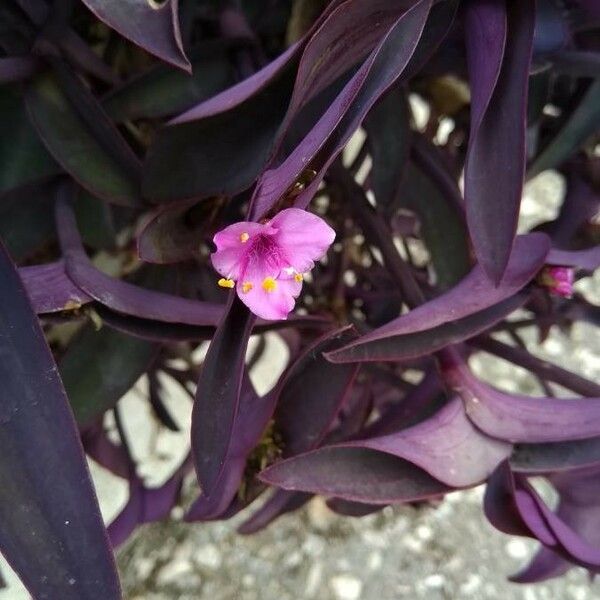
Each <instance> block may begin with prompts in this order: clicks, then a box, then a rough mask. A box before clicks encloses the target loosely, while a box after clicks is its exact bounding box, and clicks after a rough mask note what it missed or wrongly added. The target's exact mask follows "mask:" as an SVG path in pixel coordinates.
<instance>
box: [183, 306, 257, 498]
mask: <svg viewBox="0 0 600 600" xmlns="http://www.w3.org/2000/svg"><path fill="white" fill-rule="evenodd" d="M253 322H254V317H253V315H252V314H251V313H250V312H249V311H248V309H247V308H246V307H245V306H244V305H243V304H242V302H241V301H240V300H239V299H238V298H237V296H235V295H233V296H232V299H231V301H230V303H229V305H228V308H227V310H226V312H225V316H224V318H223V320H222V321H221V323H220V324H219V326H218V327H217V331H216V332H215V335H214V337H213V339H212V342H211V344H210V347H209V349H208V353H207V355H206V358H205V360H204V363H203V365H202V372H201V374H200V379H199V380H198V387H197V389H196V400H195V402H194V409H193V411H192V456H193V459H194V466H195V468H196V474H197V475H198V481H199V482H200V486H201V489H202V493H203V494H205V495H206V496H209V497H210V496H212V494H213V492H214V491H215V489H216V488H217V486H218V485H219V481H220V479H221V477H223V476H224V475H226V473H224V468H225V464H226V459H227V455H228V453H229V451H230V448H231V445H232V443H233V441H234V440H233V434H234V431H235V430H234V428H235V421H236V416H237V414H238V411H239V407H240V393H241V390H242V381H243V373H244V357H245V353H246V346H247V344H248V339H249V337H250V331H251V329H252V324H253Z"/></svg>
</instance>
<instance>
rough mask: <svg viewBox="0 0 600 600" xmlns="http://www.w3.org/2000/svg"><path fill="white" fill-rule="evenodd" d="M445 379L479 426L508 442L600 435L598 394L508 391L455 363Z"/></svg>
mask: <svg viewBox="0 0 600 600" xmlns="http://www.w3.org/2000/svg"><path fill="white" fill-rule="evenodd" d="M445 379H446V382H447V383H448V384H449V385H450V386H451V387H452V388H454V389H455V390H456V392H457V393H458V394H459V395H460V396H461V397H462V399H463V401H464V403H465V407H466V410H467V414H468V415H469V418H470V419H471V421H473V423H475V425H477V427H479V429H481V430H482V431H484V432H485V433H487V434H488V435H491V436H493V437H495V438H498V439H501V440H506V441H509V442H525V443H536V442H562V441H568V440H581V439H586V438H592V437H598V436H600V398H574V399H562V398H561V399H558V398H532V397H529V396H521V395H516V394H507V393H504V392H501V391H500V390H497V389H495V388H493V387H491V386H489V385H488V384H486V383H484V382H482V381H479V380H478V379H477V378H476V377H475V376H473V375H472V374H471V372H470V371H469V369H468V367H466V365H464V364H462V365H459V364H456V365H454V366H453V367H452V368H450V369H448V370H447V371H446V372H445Z"/></svg>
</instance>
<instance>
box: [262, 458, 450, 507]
mask: <svg viewBox="0 0 600 600" xmlns="http://www.w3.org/2000/svg"><path fill="white" fill-rule="evenodd" d="M259 478H260V479H261V480H262V481H264V482H265V483H268V484H270V485H275V486H278V487H282V488H283V489H285V490H294V491H303V492H312V493H314V494H322V495H324V496H336V497H339V498H343V499H345V500H353V501H357V502H365V503H371V504H394V503H399V502H412V501H415V500H423V499H426V498H434V497H438V496H442V495H443V494H445V493H446V492H448V491H450V488H449V487H448V486H446V485H444V484H442V483H441V482H439V481H437V480H436V479H433V478H432V477H431V476H429V475H428V474H427V473H425V472H424V471H422V470H421V469H419V468H418V467H416V466H414V465H412V464H411V463H409V462H407V461H405V460H402V459H400V458H397V457H395V456H392V455H391V454H385V453H383V452H377V451H375V450H368V449H365V448H344V447H335V446H329V447H326V448H320V449H318V450H313V451H312V452H308V453H306V454H300V455H298V456H295V457H293V458H289V459H287V460H283V461H280V462H278V463H275V464H274V465H273V466H271V467H269V468H268V469H265V470H264V471H262V472H261V474H260V476H259Z"/></svg>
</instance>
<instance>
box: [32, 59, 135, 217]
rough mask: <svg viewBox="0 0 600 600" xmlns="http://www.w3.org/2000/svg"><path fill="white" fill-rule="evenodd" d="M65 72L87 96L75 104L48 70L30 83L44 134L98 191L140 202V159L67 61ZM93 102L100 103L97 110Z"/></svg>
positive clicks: (58, 155)
mask: <svg viewBox="0 0 600 600" xmlns="http://www.w3.org/2000/svg"><path fill="white" fill-rule="evenodd" d="M61 72H62V73H63V74H65V75H66V77H67V78H68V79H69V81H70V83H71V84H72V85H73V86H75V87H77V88H78V90H79V92H81V97H83V98H85V99H86V101H82V102H81V105H79V104H78V105H75V104H72V102H71V101H70V100H69V99H67V95H66V89H67V88H66V86H65V85H64V82H61V85H60V86H59V84H58V83H57V81H56V80H55V78H54V77H52V76H51V75H50V74H49V73H45V74H42V75H40V76H39V77H37V78H36V79H35V80H34V81H33V82H31V84H30V85H29V86H28V88H27V91H26V94H25V103H26V106H27V110H28V112H29V116H30V118H31V120H32V122H33V125H34V127H35V128H36V130H37V132H38V134H39V136H40V138H41V139H42V141H43V142H44V144H45V145H46V148H47V149H48V151H49V152H50V153H51V155H52V156H53V158H54V159H55V160H56V162H58V163H59V164H60V165H61V167H63V168H64V169H65V171H67V172H68V173H69V174H71V175H72V176H73V178H74V179H75V180H77V181H78V182H79V183H80V184H81V185H82V187H84V188H86V189H87V190H88V191H89V192H91V193H92V194H93V195H95V196H98V197H99V198H102V199H104V200H107V201H109V202H113V203H115V204H121V205H124V206H136V205H139V204H140V197H139V196H140V194H139V189H138V188H139V181H138V173H137V171H138V170H139V161H138V159H137V158H136V156H135V155H134V154H133V151H132V150H131V148H129V146H128V145H127V143H126V142H125V140H124V139H123V138H122V137H121V135H120V133H119V132H118V130H117V129H116V128H115V127H114V125H113V124H112V122H111V121H110V120H109V119H108V117H107V116H106V115H105V114H104V113H103V112H102V110H101V109H100V108H99V107H98V105H97V103H96V101H95V99H94V98H93V97H92V96H91V94H90V92H89V91H87V90H86V89H85V88H84V87H83V86H82V85H81V84H80V83H78V81H79V80H78V79H76V76H75V75H73V74H72V73H71V72H70V71H69V70H68V69H67V68H66V67H64V66H63V67H62V69H61ZM67 74H68V75H67ZM74 78H75V79H74ZM69 89H71V88H69ZM82 90H83V91H82ZM75 106H78V107H79V110H80V112H81V113H82V114H86V115H87V116H88V118H87V120H83V119H82V117H81V114H78V112H77V111H76V110H75ZM91 106H93V107H95V108H96V110H95V111H94V112H93V113H92V112H91V108H90V107H91ZM91 124H94V128H92V127H91ZM98 130H102V132H103V133H102V134H100V133H99V131H98ZM100 135H102V137H100ZM109 138H110V144H109V142H108V141H107V140H108V139H109Z"/></svg>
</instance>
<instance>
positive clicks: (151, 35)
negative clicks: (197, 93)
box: [83, 0, 191, 73]
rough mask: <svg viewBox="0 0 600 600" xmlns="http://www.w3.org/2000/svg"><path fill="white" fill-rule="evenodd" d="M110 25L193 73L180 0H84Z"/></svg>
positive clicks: (165, 59) (137, 42) (150, 50)
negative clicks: (182, 30) (182, 29)
mask: <svg viewBox="0 0 600 600" xmlns="http://www.w3.org/2000/svg"><path fill="white" fill-rule="evenodd" d="M83 2H84V3H85V5H86V6H87V7H88V8H89V9H90V10H91V11H92V12H93V13H94V14H95V15H96V16H97V17H98V18H99V19H100V20H102V21H104V22H105V23H106V24H107V25H108V26H109V27H112V28H113V29H115V30H116V31H118V32H119V33H120V34H121V35H123V36H124V37H126V38H127V39H129V40H131V41H132V42H134V43H135V44H137V45H138V46H141V47H142V48H144V50H147V51H148V52H150V53H151V54H154V55H155V56H158V57H159V58H161V59H162V60H164V61H166V62H169V63H171V64H173V65H175V66H176V67H179V68H180V69H183V70H185V71H188V72H190V73H191V66H190V63H189V61H188V59H187V57H186V55H185V52H184V50H183V45H182V42H181V33H180V31H179V16H178V0H166V2H162V3H160V4H158V3H154V2H148V1H147V0H83Z"/></svg>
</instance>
